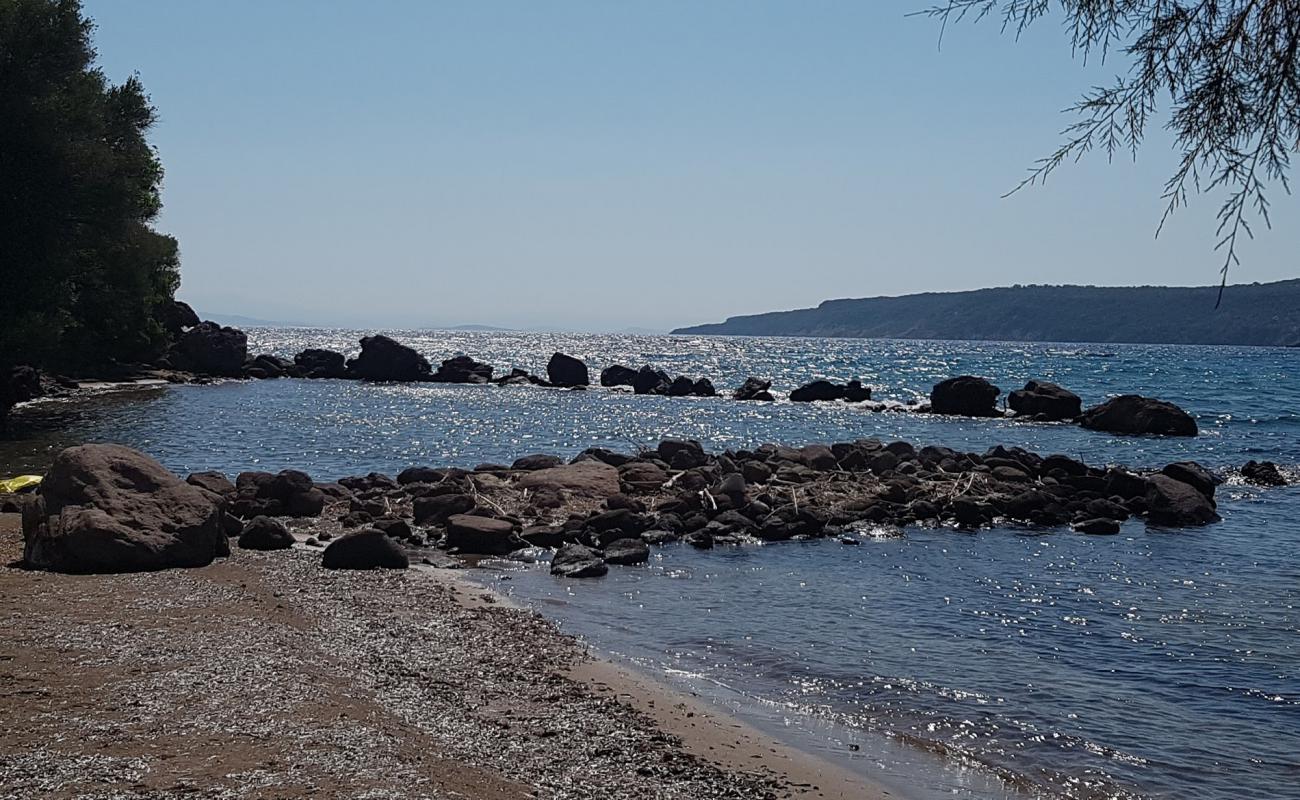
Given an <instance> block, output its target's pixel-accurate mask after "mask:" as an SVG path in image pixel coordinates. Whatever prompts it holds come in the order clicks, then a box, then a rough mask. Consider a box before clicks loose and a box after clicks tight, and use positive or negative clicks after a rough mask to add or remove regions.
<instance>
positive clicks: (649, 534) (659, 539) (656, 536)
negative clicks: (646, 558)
mask: <svg viewBox="0 0 1300 800" xmlns="http://www.w3.org/2000/svg"><path fill="white" fill-rule="evenodd" d="M641 541H643V542H645V543H646V544H654V545H660V544H669V543H671V542H675V541H677V534H675V533H673V532H672V531H659V530H655V531H644V532H642V534H641Z"/></svg>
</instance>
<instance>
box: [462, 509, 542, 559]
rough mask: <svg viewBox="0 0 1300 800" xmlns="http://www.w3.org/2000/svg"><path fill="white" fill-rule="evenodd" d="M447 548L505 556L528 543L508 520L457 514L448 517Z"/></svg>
mask: <svg viewBox="0 0 1300 800" xmlns="http://www.w3.org/2000/svg"><path fill="white" fill-rule="evenodd" d="M443 544H444V546H445V547H447V549H449V550H450V549H452V548H455V549H456V550H458V551H459V552H461V553H473V554H476V555H485V556H504V555H506V554H507V553H510V552H513V551H515V550H518V549H519V548H521V547H524V546H525V543H524V541H523V540H522V539H520V538H519V537H518V536H516V535H515V532H514V527H513V526H512V525H511V524H510V523H509V522H506V521H505V520H502V519H492V518H491V517H480V516H475V515H470V514H456V515H454V516H452V517H450V518H448V519H447V538H446V539H445V540H444V542H443Z"/></svg>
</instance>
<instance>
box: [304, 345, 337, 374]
mask: <svg viewBox="0 0 1300 800" xmlns="http://www.w3.org/2000/svg"><path fill="white" fill-rule="evenodd" d="M293 363H294V365H296V366H297V367H298V369H299V370H301V371H302V375H303V377H304V378H344V377H347V374H348V367H347V359H345V358H344V357H343V354H342V353H336V352H334V351H333V350H322V349H320V348H315V347H312V348H308V349H306V350H303V351H302V352H301V353H299V354H298V355H296V356H294V357H293Z"/></svg>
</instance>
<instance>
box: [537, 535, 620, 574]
mask: <svg viewBox="0 0 1300 800" xmlns="http://www.w3.org/2000/svg"><path fill="white" fill-rule="evenodd" d="M608 572H609V567H608V566H606V564H605V559H603V558H601V556H600V553H598V552H597V551H595V550H593V549H592V548H590V547H587V546H586V545H581V544H572V543H571V544H566V545H564V546H562V547H561V548H560V549H559V550H556V551H555V555H554V556H553V557H552V558H551V574H552V575H558V576H559V577H561V578H599V577H600V576H601V575H605V574H606V573H608Z"/></svg>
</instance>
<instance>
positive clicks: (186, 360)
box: [171, 322, 248, 377]
mask: <svg viewBox="0 0 1300 800" xmlns="http://www.w3.org/2000/svg"><path fill="white" fill-rule="evenodd" d="M171 360H172V364H173V365H175V366H176V367H178V368H180V369H185V370H189V371H190V372H198V373H202V374H204V375H219V376H225V377H238V376H240V375H242V374H243V372H244V362H245V361H247V360H248V337H247V336H245V335H244V332H243V331H241V330H239V329H237V328H226V327H222V326H221V325H218V324H217V323H215V322H200V323H199V324H198V325H195V326H194V327H193V328H190V329H189V330H188V331H186V332H185V335H183V336H181V337H180V339H178V340H177V342H176V344H175V345H174V346H173V347H172V359H171Z"/></svg>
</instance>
